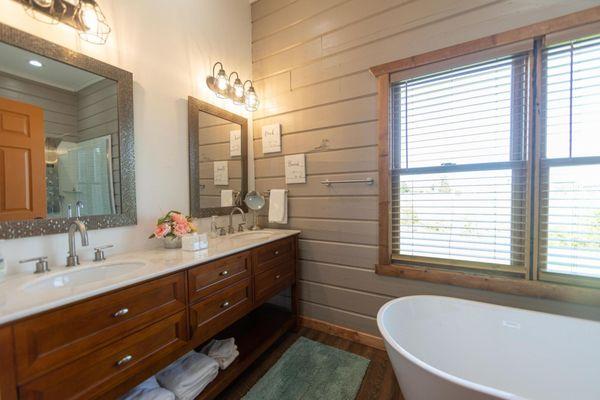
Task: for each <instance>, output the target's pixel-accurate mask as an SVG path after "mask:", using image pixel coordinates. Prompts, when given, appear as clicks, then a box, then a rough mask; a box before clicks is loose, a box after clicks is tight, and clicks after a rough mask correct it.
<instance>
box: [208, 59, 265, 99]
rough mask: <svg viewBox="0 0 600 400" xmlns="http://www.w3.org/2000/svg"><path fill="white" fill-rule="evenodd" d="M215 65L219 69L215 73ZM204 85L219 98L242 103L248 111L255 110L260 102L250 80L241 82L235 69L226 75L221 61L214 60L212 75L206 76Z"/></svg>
mask: <svg viewBox="0 0 600 400" xmlns="http://www.w3.org/2000/svg"><path fill="white" fill-rule="evenodd" d="M217 65H218V66H219V71H218V72H217V73H216V74H215V71H216V68H217ZM234 75H235V80H234V81H233V83H232V82H231V78H232V77H233V76H234ZM248 84H249V85H248ZM206 85H207V86H208V88H209V89H210V90H212V91H213V92H215V94H216V95H217V97H219V98H221V99H230V100H231V101H233V103H234V104H237V105H244V106H245V107H246V110H248V111H256V110H257V109H258V105H259V103H260V102H259V101H258V96H257V95H256V91H255V90H254V86H253V84H252V81H251V80H250V79H248V80H246V81H245V82H244V83H242V80H241V79H240V76H239V74H238V73H237V72H235V71H234V72H232V73H231V74H229V75H227V73H226V72H225V69H224V68H223V64H222V63H221V62H216V63H215V65H213V69H212V75H210V76H209V77H208V78H206Z"/></svg>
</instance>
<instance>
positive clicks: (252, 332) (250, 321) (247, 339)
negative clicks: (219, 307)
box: [196, 304, 296, 400]
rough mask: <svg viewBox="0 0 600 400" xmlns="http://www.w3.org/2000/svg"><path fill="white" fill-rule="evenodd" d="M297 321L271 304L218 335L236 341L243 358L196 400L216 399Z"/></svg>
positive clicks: (220, 373)
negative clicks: (232, 338)
mask: <svg viewBox="0 0 600 400" xmlns="http://www.w3.org/2000/svg"><path fill="white" fill-rule="evenodd" d="M295 321H296V316H295V315H294V314H292V313H291V312H290V311H288V310H286V309H284V308H282V307H279V306H275V305H272V304H263V305H262V306H260V307H258V308H257V309H256V310H254V311H252V312H251V313H250V314H248V315H247V316H245V317H244V318H242V319H241V320H239V321H237V322H236V323H234V324H233V325H231V326H230V327H228V328H226V329H225V330H223V331H222V332H220V333H219V334H218V335H216V336H215V339H226V338H230V337H234V338H235V343H236V345H237V346H238V351H239V353H240V355H239V356H238V357H237V358H236V359H235V361H234V362H233V363H232V364H231V365H230V366H229V367H228V368H227V369H225V370H223V371H219V375H217V377H216V378H215V380H214V381H212V382H211V383H210V384H209V385H208V386H207V387H206V388H205V389H204V390H203V391H202V393H200V394H199V395H198V397H196V400H208V399H213V398H215V397H216V396H217V395H218V394H219V393H220V392H221V391H223V389H225V388H226V387H227V386H229V385H230V384H231V382H233V381H234V380H235V379H236V378H237V377H238V376H239V375H240V374H242V373H243V372H244V371H245V370H246V369H247V368H248V367H249V366H250V365H251V364H252V363H253V362H254V361H256V359H257V358H258V357H260V355H261V354H263V353H264V352H265V351H266V350H267V349H268V348H269V347H271V345H273V343H275V342H276V341H277V339H279V338H280V337H281V336H282V335H283V334H284V333H285V332H287V331H288V330H289V329H290V328H292V327H293V326H294V324H295ZM197 350H200V348H198V349H197Z"/></svg>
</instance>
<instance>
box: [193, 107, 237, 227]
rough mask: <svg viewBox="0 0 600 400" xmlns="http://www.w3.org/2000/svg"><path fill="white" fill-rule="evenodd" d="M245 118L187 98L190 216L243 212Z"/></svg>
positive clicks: (198, 216) (199, 216) (200, 216)
mask: <svg viewBox="0 0 600 400" xmlns="http://www.w3.org/2000/svg"><path fill="white" fill-rule="evenodd" d="M247 135H248V122H247V120H246V118H244V117H241V116H239V115H236V114H233V113H231V112H229V111H226V110H223V109H221V108H219V107H216V106H214V105H212V104H209V103H206V102H204V101H201V100H198V99H196V98H194V97H188V136H189V161H190V214H191V215H192V216H193V217H197V218H202V217H209V216H212V215H226V214H229V213H230V212H231V211H232V209H233V207H236V206H237V207H240V208H242V209H243V210H246V206H245V205H244V203H243V199H244V196H245V195H246V193H247V191H248V178H247V163H248V158H247Z"/></svg>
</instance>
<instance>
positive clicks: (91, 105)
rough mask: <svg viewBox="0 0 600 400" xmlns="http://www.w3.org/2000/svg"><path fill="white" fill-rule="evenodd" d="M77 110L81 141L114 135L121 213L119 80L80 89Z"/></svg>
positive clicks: (115, 186) (115, 181)
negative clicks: (117, 82)
mask: <svg viewBox="0 0 600 400" xmlns="http://www.w3.org/2000/svg"><path fill="white" fill-rule="evenodd" d="M77 110H78V113H77V131H78V140H77V141H81V140H89V139H93V138H97V137H100V136H106V135H110V136H111V147H112V149H111V155H112V160H111V162H112V171H113V193H114V198H115V211H116V213H117V214H118V213H120V212H121V174H120V168H121V167H120V163H121V158H120V153H119V121H118V111H117V84H116V82H115V81H112V80H110V79H102V80H100V81H98V82H96V83H93V84H91V85H89V86H86V87H85V88H83V89H81V90H80V91H78V92H77Z"/></svg>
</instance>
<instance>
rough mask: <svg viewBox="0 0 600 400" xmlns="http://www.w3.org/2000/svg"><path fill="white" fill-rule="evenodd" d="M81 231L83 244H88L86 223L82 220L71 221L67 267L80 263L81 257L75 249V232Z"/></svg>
mask: <svg viewBox="0 0 600 400" xmlns="http://www.w3.org/2000/svg"><path fill="white" fill-rule="evenodd" d="M77 231H79V234H80V236H81V245H82V246H87V245H88V244H89V241H88V234H87V228H86V227H85V224H84V223H83V222H81V221H80V220H75V221H73V222H71V225H70V226H69V234H68V235H69V255H68V256H67V267H74V266H76V265H79V257H78V256H77V251H76V249H75V232H77Z"/></svg>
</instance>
